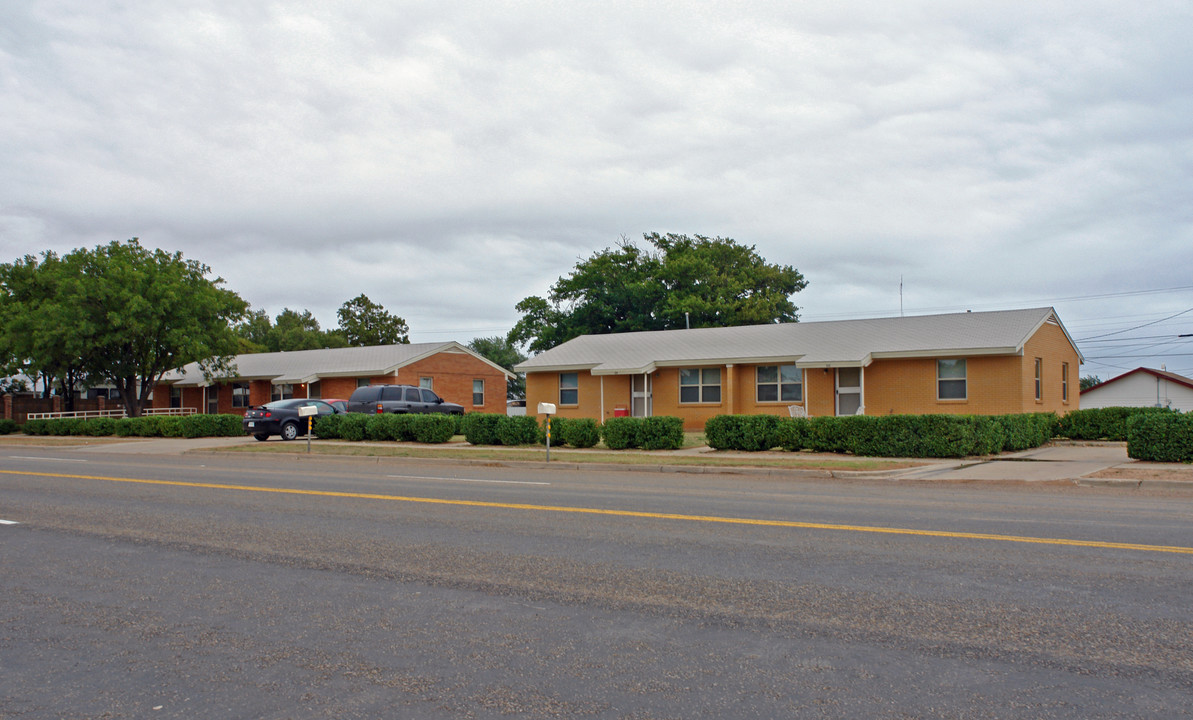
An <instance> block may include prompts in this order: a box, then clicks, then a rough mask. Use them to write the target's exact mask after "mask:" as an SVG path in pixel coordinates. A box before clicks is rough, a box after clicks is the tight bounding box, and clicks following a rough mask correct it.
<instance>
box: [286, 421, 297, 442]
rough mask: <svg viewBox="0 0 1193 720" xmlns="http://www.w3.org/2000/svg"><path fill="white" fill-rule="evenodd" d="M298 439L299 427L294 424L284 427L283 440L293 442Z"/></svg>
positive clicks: (287, 424)
mask: <svg viewBox="0 0 1193 720" xmlns="http://www.w3.org/2000/svg"><path fill="white" fill-rule="evenodd" d="M296 437H298V426H297V425H295V424H294V423H286V424H285V425H283V426H282V439H283V440H293V439H294V438H296Z"/></svg>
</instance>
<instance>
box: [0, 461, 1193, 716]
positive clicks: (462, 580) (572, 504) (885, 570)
mask: <svg viewBox="0 0 1193 720" xmlns="http://www.w3.org/2000/svg"><path fill="white" fill-rule="evenodd" d="M0 520H3V521H8V522H16V523H18V524H0V578H2V586H3V590H2V593H0V717H3V718H43V717H44V718H98V717H109V718H123V717H128V718H199V717H213V718H216V717H218V718H316V717H336V718H377V717H394V718H460V717H479V718H507V717H525V718H540V717H585V718H586V717H592V718H635V719H644V718H749V717H758V718H771V717H800V718H819V717H826V718H840V717H850V718H854V717H856V718H918V717H924V718H928V717H932V718H935V717H941V718H986V717H991V718H1097V717H1140V718H1144V717H1146V718H1166V717H1190V716H1193V621H1191V619H1190V607H1191V603H1193V493H1190V492H1188V491H1170V492H1167V491H1150V492H1141V491H1138V490H1126V489H1120V488H1077V487H1071V486H1052V485H1037V486H1030V487H1029V486H1021V485H1014V484H1003V485H993V486H991V485H985V484H976V483H963V484H949V483H921V484H917V483H892V482H842V481H824V482H819V481H816V482H814V481H806V480H801V481H794V480H790V479H782V478H774V477H768V478H751V477H746V476H740V475H733V476H729V475H724V476H722V475H684V474H668V473H640V472H616V471H594V472H588V471H576V470H531V469H515V468H481V467H476V466H465V465H458V464H452V463H443V462H428V461H410V460H381V461H377V460H375V459H370V460H336V459H323V458H316V459H305V458H303V459H297V460H296V459H294V458H274V457H257V456H227V455H209V456H194V455H187V456H173V457H171V456H139V457H136V456H130V457H119V456H113V455H110V454H99V453H88V452H86V451H77V450H53V449H48V448H31V447H29V448H4V449H3V451H0Z"/></svg>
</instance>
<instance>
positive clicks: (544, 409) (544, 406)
mask: <svg viewBox="0 0 1193 720" xmlns="http://www.w3.org/2000/svg"><path fill="white" fill-rule="evenodd" d="M554 414H555V403H539V415H546V416H547V462H551V416H552V415H554Z"/></svg>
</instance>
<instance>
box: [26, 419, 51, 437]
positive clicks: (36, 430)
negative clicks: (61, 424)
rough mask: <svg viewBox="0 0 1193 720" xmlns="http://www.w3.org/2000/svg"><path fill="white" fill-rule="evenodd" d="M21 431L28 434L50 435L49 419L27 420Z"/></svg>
mask: <svg viewBox="0 0 1193 720" xmlns="http://www.w3.org/2000/svg"><path fill="white" fill-rule="evenodd" d="M21 432H23V433H25V434H26V435H49V434H50V433H49V420H40V419H39V420H26V421H25V424H24V425H22V426H21Z"/></svg>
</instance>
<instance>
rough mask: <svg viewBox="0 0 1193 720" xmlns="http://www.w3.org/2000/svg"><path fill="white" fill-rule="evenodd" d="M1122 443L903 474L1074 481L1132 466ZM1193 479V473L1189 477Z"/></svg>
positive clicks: (1068, 447)
mask: <svg viewBox="0 0 1193 720" xmlns="http://www.w3.org/2000/svg"><path fill="white" fill-rule="evenodd" d="M1132 462H1133V461H1132V460H1131V458H1129V457H1127V446H1126V444H1125V443H1100V444H1091V445H1049V446H1046V447H1042V448H1036V449H1034V450H1027V451H1025V452H1021V453H1013V454H1008V455H1003V456H1000V457H999V458H997V459H994V460H986V461H981V460H978V461H968V462H959V463H957V464H954V465H952V466H951V467H949V468H940V467H936V468H926V469H924V470H922V471H914V472H911V473H908V474H905V475H903V476H902V477H906V478H912V477H915V478H923V479H932V480H1022V481H1024V482H1033V481H1034V482H1043V481H1050V480H1075V479H1078V478H1083V477H1085V476H1087V475H1090V474H1092V473H1096V472H1099V471H1102V470H1107V469H1109V468H1113V467H1118V466H1120V465H1127V464H1129V463H1132ZM1190 480H1193V474H1191V476H1190Z"/></svg>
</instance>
